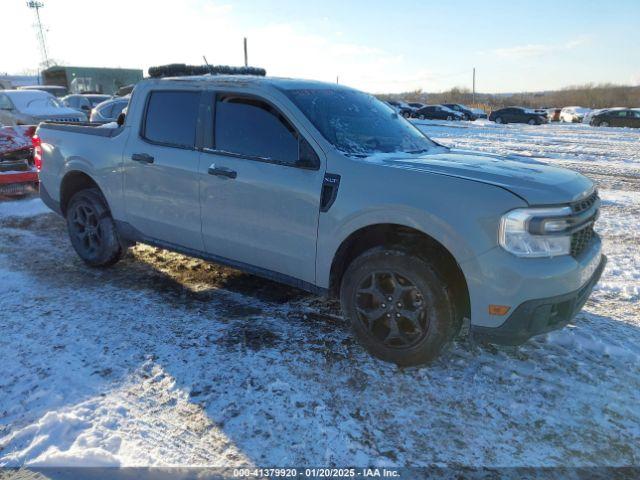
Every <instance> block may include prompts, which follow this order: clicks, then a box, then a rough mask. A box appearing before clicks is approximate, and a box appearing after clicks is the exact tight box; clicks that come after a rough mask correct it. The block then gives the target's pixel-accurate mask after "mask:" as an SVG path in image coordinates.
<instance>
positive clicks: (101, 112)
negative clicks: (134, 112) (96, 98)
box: [89, 95, 130, 122]
mask: <svg viewBox="0 0 640 480" xmlns="http://www.w3.org/2000/svg"><path fill="white" fill-rule="evenodd" d="M129 98H130V96H129V95H127V96H126V97H115V98H112V99H110V100H107V101H105V102H102V103H99V104H98V105H96V106H95V107H94V108H93V110H91V118H90V119H89V121H91V122H115V121H116V120H117V119H118V115H120V114H121V113H122V110H124V109H125V108H126V106H127V105H128V104H129Z"/></svg>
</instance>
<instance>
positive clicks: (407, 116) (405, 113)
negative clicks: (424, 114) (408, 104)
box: [402, 112, 411, 118]
mask: <svg viewBox="0 0 640 480" xmlns="http://www.w3.org/2000/svg"><path fill="white" fill-rule="evenodd" d="M402 116H403V117H404V118H411V115H410V114H409V112H404V113H403V114H402Z"/></svg>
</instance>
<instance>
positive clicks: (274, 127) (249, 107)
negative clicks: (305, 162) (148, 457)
mask: <svg viewBox="0 0 640 480" xmlns="http://www.w3.org/2000/svg"><path fill="white" fill-rule="evenodd" d="M214 138H215V148H216V150H222V151H225V152H230V153H237V154H240V155H246V156H250V157H260V158H264V159H268V160H273V161H274V162H278V163H285V164H288V165H289V164H290V165H294V164H295V163H296V162H297V160H298V136H297V134H296V131H295V130H294V128H293V127H292V126H291V124H290V123H289V121H288V120H287V119H286V118H284V116H283V115H282V114H281V113H280V112H278V111H277V110H276V109H275V108H273V107H272V106H271V105H269V104H268V103H266V102H263V101H261V100H258V99H255V98H251V97H241V96H237V95H223V96H218V99H217V102H216V114H215V136H214Z"/></svg>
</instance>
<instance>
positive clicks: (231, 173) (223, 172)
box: [208, 164, 238, 178]
mask: <svg viewBox="0 0 640 480" xmlns="http://www.w3.org/2000/svg"><path fill="white" fill-rule="evenodd" d="M208 172H209V175H215V176H217V177H225V178H236V177H237V176H238V172H236V171H235V170H231V169H229V168H226V167H216V166H215V165H214V164H211V165H210V166H209V170H208Z"/></svg>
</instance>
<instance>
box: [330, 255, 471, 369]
mask: <svg viewBox="0 0 640 480" xmlns="http://www.w3.org/2000/svg"><path fill="white" fill-rule="evenodd" d="M450 292H451V289H450V288H449V286H448V285H447V283H446V282H445V281H444V280H443V278H442V276H441V275H439V274H438V272H437V269H436V268H435V266H434V265H433V264H432V263H431V262H429V261H427V260H425V259H422V258H420V257H418V256H416V255H413V254H411V253H409V252H405V251H403V250H401V249H395V248H394V249H384V248H374V249H371V250H369V251H367V252H365V253H363V254H362V255H360V256H359V257H358V258H356V259H355V260H354V261H353V262H352V263H351V264H350V265H349V267H348V268H347V271H346V272H345V275H344V277H343V279H342V284H341V288H340V301H341V304H342V309H343V312H344V314H345V316H346V317H347V318H349V320H350V323H351V327H352V329H353V331H354V333H355V335H356V337H357V338H358V340H359V341H360V342H361V343H362V344H363V345H364V347H365V348H366V349H367V350H368V351H369V352H370V353H371V354H372V355H374V356H376V357H378V358H380V359H381V360H384V361H387V362H393V363H396V364H398V365H403V366H408V365H418V364H422V363H425V362H429V361H431V360H433V359H434V358H436V357H437V356H438V354H439V353H440V351H441V350H442V348H443V346H444V345H445V344H446V343H447V342H448V341H449V340H450V339H451V338H452V337H453V334H454V333H455V328H456V325H458V322H457V314H456V308H455V304H454V299H453V298H452V296H451V293H450Z"/></svg>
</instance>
